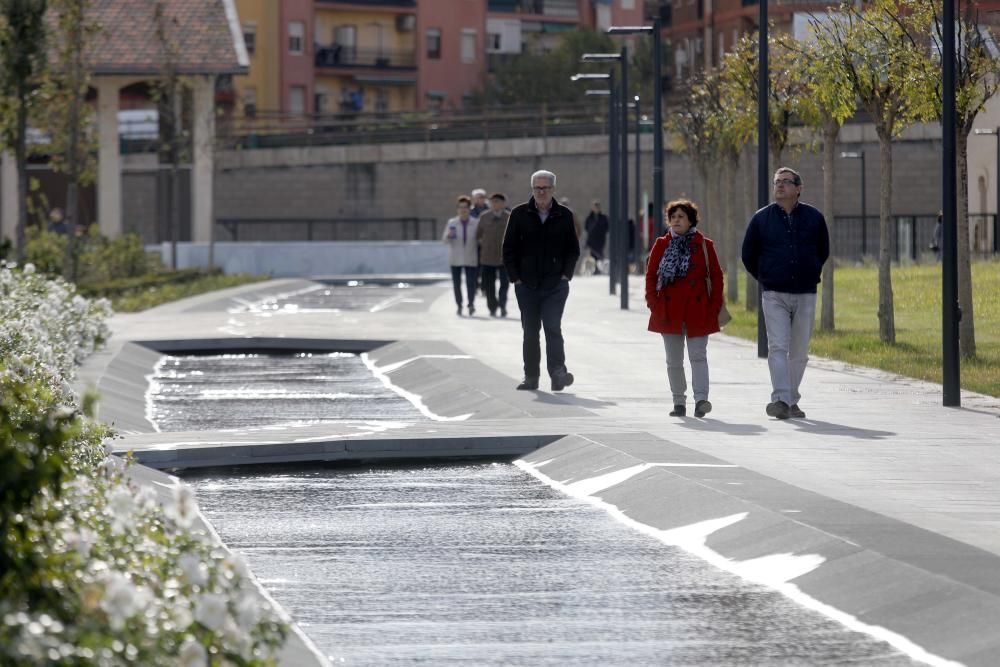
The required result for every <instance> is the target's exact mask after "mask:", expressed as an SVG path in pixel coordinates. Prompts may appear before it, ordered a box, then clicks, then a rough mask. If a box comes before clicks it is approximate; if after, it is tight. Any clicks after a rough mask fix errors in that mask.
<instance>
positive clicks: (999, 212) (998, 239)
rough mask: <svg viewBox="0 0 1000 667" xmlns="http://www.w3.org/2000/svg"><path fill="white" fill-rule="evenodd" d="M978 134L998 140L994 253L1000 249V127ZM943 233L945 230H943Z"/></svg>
mask: <svg viewBox="0 0 1000 667" xmlns="http://www.w3.org/2000/svg"><path fill="white" fill-rule="evenodd" d="M976 134H992V135H994V136H996V138H997V167H996V171H995V172H993V181H994V182H995V183H996V195H997V202H996V208H995V209H993V210H994V211H996V214H995V215H994V216H993V252H996V251H997V250H998V249H1000V127H998V128H996V129H995V130H979V129H977V130H976ZM942 231H943V230H942Z"/></svg>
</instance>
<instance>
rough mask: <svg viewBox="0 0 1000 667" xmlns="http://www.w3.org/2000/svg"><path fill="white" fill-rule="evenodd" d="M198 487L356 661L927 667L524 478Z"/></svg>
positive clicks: (484, 469) (245, 482) (219, 522)
mask: <svg viewBox="0 0 1000 667" xmlns="http://www.w3.org/2000/svg"><path fill="white" fill-rule="evenodd" d="M187 481H188V482H189V483H190V484H192V485H193V486H194V488H195V490H196V493H197V496H198V500H199V503H200V504H201V506H202V508H203V510H204V511H205V513H206V514H207V516H208V518H209V519H210V520H211V521H212V523H213V524H214V525H215V527H216V528H217V529H218V531H219V534H220V535H221V536H222V538H223V540H224V541H225V542H226V543H227V544H228V545H230V546H231V547H232V548H234V549H236V550H238V551H240V552H242V553H243V554H245V555H246V557H247V559H248V560H249V563H250V566H251V568H252V569H253V570H254V572H255V573H256V574H257V576H258V577H260V578H261V580H262V581H263V583H264V585H265V586H266V587H267V588H268V589H269V590H270V591H271V593H272V595H273V596H274V597H275V598H276V599H277V600H278V602H279V603H281V604H282V605H283V606H284V607H285V608H286V609H287V610H288V611H289V612H290V613H291V614H292V616H293V617H294V618H295V619H296V620H297V621H298V623H299V624H300V625H301V626H302V627H303V630H304V631H305V632H306V634H308V635H309V636H310V637H311V638H312V639H313V640H314V641H315V642H316V644H317V645H318V646H319V647H320V649H321V650H322V651H324V652H325V653H326V654H328V655H329V656H331V658H334V659H336V660H340V659H343V660H344V664H348V665H457V664H466V665H468V664H472V665H560V666H565V665H630V666H634V665H713V666H717V665H824V664H826V665H849V664H857V665H910V664H913V663H912V662H911V661H910V660H909V659H908V658H907V657H905V656H904V655H902V654H900V653H898V652H896V651H895V650H894V649H893V648H892V647H890V646H889V645H888V644H885V643H883V642H880V641H877V640H874V639H872V638H870V637H868V636H867V635H862V634H859V633H855V632H851V631H849V630H847V629H845V628H844V627H843V626H841V625H839V624H837V623H835V622H833V621H831V620H829V619H827V618H826V617H824V616H821V615H820V614H818V613H815V612H812V611H809V610H806V609H804V608H802V607H800V606H798V605H797V604H795V603H793V602H791V601H790V600H788V599H787V598H785V597H783V596H781V595H780V594H778V593H775V592H773V591H771V590H769V589H766V588H763V587H761V586H757V585H753V584H748V583H747V582H745V581H743V580H741V579H739V578H737V577H736V576H734V575H731V574H728V573H725V572H721V571H719V570H717V569H715V568H714V567H711V566H709V565H708V564H706V563H704V562H703V561H701V560H698V559H696V558H694V557H693V556H690V555H688V554H686V553H685V552H683V551H680V550H677V549H675V548H672V547H667V546H664V545H663V544H662V543H660V542H658V541H656V540H654V539H653V538H650V537H648V536H645V535H642V534H639V533H637V532H635V531H633V530H631V529H629V528H627V527H625V526H623V525H621V524H619V523H617V522H615V521H614V520H613V519H612V518H611V517H610V516H609V515H608V514H606V513H605V512H603V511H602V510H600V509H597V508H595V507H593V506H591V505H589V504H586V503H584V502H582V501H579V500H576V499H572V498H568V497H566V496H563V495H561V494H559V493H558V492H556V491H554V490H552V489H550V488H549V487H547V486H544V485H542V484H541V483H540V482H538V481H537V480H535V479H534V478H533V477H531V476H529V475H528V474H526V473H524V472H522V471H520V470H519V469H517V468H515V467H514V466H512V465H509V464H470V465H449V466H437V467H419V468H412V467H411V468H402V467H377V468H354V469H335V468H317V469H312V470H301V469H300V470H292V469H289V470H283V471H272V472H267V473H261V474H250V475H247V474H239V471H232V473H231V474H224V475H220V474H218V473H215V474H202V475H199V476H196V477H189V478H188V479H187Z"/></svg>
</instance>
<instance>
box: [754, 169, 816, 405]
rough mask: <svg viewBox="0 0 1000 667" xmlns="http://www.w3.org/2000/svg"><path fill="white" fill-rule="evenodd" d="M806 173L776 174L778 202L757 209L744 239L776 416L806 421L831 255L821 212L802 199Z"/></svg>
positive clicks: (775, 188)
mask: <svg viewBox="0 0 1000 667" xmlns="http://www.w3.org/2000/svg"><path fill="white" fill-rule="evenodd" d="M801 194H802V177H801V176H799V174H798V173H797V172H795V171H794V170H792V169H789V168H788V167H781V168H780V169H778V170H777V171H776V172H774V203H772V204H769V205H767V206H765V207H764V208H762V209H760V210H759V211H757V212H756V213H755V214H754V216H753V218H751V219H750V224H749V225H747V231H746V236H744V237H743V265H744V266H745V267H746V269H747V271H749V272H750V275H752V276H753V277H754V278H756V279H757V282H758V283H760V289H761V290H762V292H761V302H762V304H763V315H764V324H765V326H766V327H767V366H768V369H769V370H770V372H771V402H770V403H768V405H767V409H766V412H767V414H768V416H771V417H777V418H778V419H788V418H789V417H793V418H798V419H803V418H804V417H805V416H806V414H805V412H803V411H802V409H801V408H800V407H799V399H800V398H801V395H800V394H799V384H800V383H801V382H802V376H803V375H804V374H805V371H806V362H807V361H808V359H809V339H810V338H811V337H812V330H813V321H814V320H815V319H816V285H817V284H819V281H820V274H821V273H822V270H823V263H824V262H826V260H827V258H828V257H829V256H830V235H829V232H828V230H827V227H826V219H824V218H823V214H822V213H820V212H819V211H818V210H817V209H816V208H814V207H812V206H810V205H809V204H804V203H802V202H800V201H799V196H800V195H801Z"/></svg>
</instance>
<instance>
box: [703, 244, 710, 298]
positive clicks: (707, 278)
mask: <svg viewBox="0 0 1000 667" xmlns="http://www.w3.org/2000/svg"><path fill="white" fill-rule="evenodd" d="M701 249H702V250H704V251H705V283H707V285H708V298H709V299H711V298H712V272H711V271H710V270H709V261H708V244H707V243H705V242H704V241H702V242H701Z"/></svg>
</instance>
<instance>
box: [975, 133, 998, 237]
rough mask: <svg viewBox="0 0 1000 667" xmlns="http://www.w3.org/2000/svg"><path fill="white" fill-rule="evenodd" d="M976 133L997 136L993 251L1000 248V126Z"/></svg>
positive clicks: (994, 174)
mask: <svg viewBox="0 0 1000 667" xmlns="http://www.w3.org/2000/svg"><path fill="white" fill-rule="evenodd" d="M976 134H992V135H994V136H995V137H996V138H997V165H996V171H994V172H993V182H994V184H995V187H996V197H997V201H996V208H995V209H993V210H994V211H996V213H994V215H993V252H994V253H995V252H997V250H998V249H1000V127H997V128H996V129H994V130H979V129H977V130H976Z"/></svg>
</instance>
